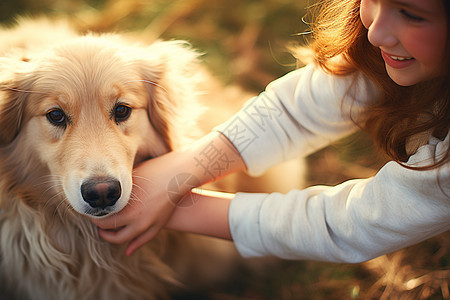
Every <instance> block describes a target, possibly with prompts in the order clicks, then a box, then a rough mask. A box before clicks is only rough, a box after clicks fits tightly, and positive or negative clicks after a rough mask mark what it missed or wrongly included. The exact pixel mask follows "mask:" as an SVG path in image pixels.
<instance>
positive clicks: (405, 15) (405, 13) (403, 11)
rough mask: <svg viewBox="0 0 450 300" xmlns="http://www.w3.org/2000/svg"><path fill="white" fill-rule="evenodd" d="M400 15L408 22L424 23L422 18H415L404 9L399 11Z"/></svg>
mask: <svg viewBox="0 0 450 300" xmlns="http://www.w3.org/2000/svg"><path fill="white" fill-rule="evenodd" d="M400 13H401V14H402V15H403V16H404V17H405V18H406V19H408V20H409V21H413V22H422V21H425V19H424V18H422V17H419V16H416V15H415V14H412V13H410V12H409V11H407V10H405V9H401V10H400Z"/></svg>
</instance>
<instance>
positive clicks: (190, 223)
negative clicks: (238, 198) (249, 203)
mask: <svg viewBox="0 0 450 300" xmlns="http://www.w3.org/2000/svg"><path fill="white" fill-rule="evenodd" d="M234 196H235V195H234V194H230V193H222V192H214V191H205V190H199V189H194V190H193V191H192V192H191V193H188V197H190V198H192V199H193V200H194V201H195V203H194V204H193V205H190V206H187V207H181V206H180V207H177V208H176V209H175V211H174V213H173V214H172V217H171V218H170V219H169V222H168V223H167V224H166V228H168V229H174V230H178V231H184V232H190V233H198V234H202V235H208V236H213V237H218V238H223V239H228V240H231V233H230V227H229V224H228V210H229V207H230V202H231V199H233V198H234Z"/></svg>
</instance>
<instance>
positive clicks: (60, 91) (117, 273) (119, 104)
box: [0, 20, 239, 299]
mask: <svg viewBox="0 0 450 300" xmlns="http://www.w3.org/2000/svg"><path fill="white" fill-rule="evenodd" d="M0 34H1V36H2V38H1V40H2V45H1V46H0V290H2V291H3V293H6V294H7V295H11V297H12V298H15V299H164V298H166V297H170V296H171V295H172V294H173V293H178V292H179V291H183V289H184V288H188V287H191V288H192V287H202V286H204V284H207V283H209V282H212V281H215V280H216V279H217V280H220V279H221V278H222V277H224V276H227V275H226V274H230V273H231V272H232V269H233V268H234V267H235V266H237V265H238V264H239V263H238V261H239V259H238V255H237V253H236V251H235V249H234V246H232V245H231V244H229V243H227V242H224V241H220V240H216V239H210V238H205V237H199V236H194V235H189V234H182V233H176V232H170V231H165V230H162V231H161V232H160V233H159V234H158V235H157V237H155V239H153V240H152V241H151V242H150V243H148V244H147V245H145V247H143V248H142V249H140V250H139V251H137V252H136V253H134V254H133V255H131V256H130V257H127V256H126V255H125V246H120V245H112V244H109V243H107V242H105V241H103V240H102V239H101V238H99V236H98V234H97V228H96V226H95V225H93V224H92V223H91V222H90V221H89V219H88V218H87V217H86V216H103V215H107V214H111V213H115V212H118V211H120V210H121V209H122V208H123V207H124V206H126V205H127V203H128V201H129V199H130V197H132V185H133V182H132V170H133V167H134V166H136V165H137V164H139V163H140V162H142V161H143V160H146V159H149V158H152V157H157V156H159V155H162V154H164V153H166V152H168V151H171V150H173V149H177V148H179V147H181V146H182V145H184V144H185V143H186V142H187V141H188V140H189V138H190V137H191V136H192V134H193V132H194V131H195V128H196V124H195V121H196V119H197V117H198V112H200V111H201V108H199V106H198V103H197V101H196V95H197V94H198V93H199V89H198V85H199V82H201V81H199V80H200V77H201V76H200V73H201V72H198V70H199V67H198V62H197V61H198V53H197V52H196V51H193V50H192V49H191V48H190V47H189V46H188V45H187V44H186V43H185V42H182V41H156V42H154V43H153V44H151V45H148V46H146V45H140V44H137V43H134V42H131V41H130V40H127V39H126V38H124V37H122V36H119V35H115V34H92V33H88V34H86V35H78V34H77V33H76V32H75V31H74V30H72V29H70V27H69V26H66V25H65V24H62V23H57V24H55V23H52V22H49V21H47V20H21V21H20V22H19V24H18V25H17V26H16V27H14V28H10V29H4V30H3V31H2V32H1V33H0Z"/></svg>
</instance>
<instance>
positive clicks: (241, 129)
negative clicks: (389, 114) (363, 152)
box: [217, 65, 450, 262]
mask: <svg viewBox="0 0 450 300" xmlns="http://www.w3.org/2000/svg"><path fill="white" fill-rule="evenodd" d="M351 81H352V79H351V78H343V77H336V76H332V75H328V74H326V73H324V72H323V71H322V70H321V69H320V68H317V67H314V66H313V65H309V66H306V67H304V68H302V69H299V70H296V71H293V72H291V73H289V74H287V75H286V76H284V77H282V78H280V79H278V80H276V81H274V82H273V83H271V84H270V85H269V86H268V87H267V89H266V91H265V92H264V93H262V94H260V95H259V96H258V97H255V98H253V99H251V100H250V101H249V102H248V103H247V104H246V106H245V107H244V108H243V109H242V110H241V111H240V112H238V113H237V114H236V115H235V116H234V117H233V118H231V119H230V120H228V121H227V122H226V123H224V124H222V125H220V126H219V127H218V128H217V130H218V131H220V132H222V133H223V134H224V135H225V136H226V137H227V138H228V139H229V140H230V141H231V142H232V143H233V144H234V145H235V146H236V148H237V149H238V150H239V152H240V154H241V156H242V157H243V159H244V161H245V163H246V165H247V168H248V172H249V173H250V174H252V175H258V174H261V173H263V172H264V171H265V170H266V169H267V168H268V167H270V166H272V165H273V164H276V163H278V162H281V161H284V160H287V159H290V158H293V157H295V156H298V155H307V154H310V153H312V152H314V151H316V150H318V149H319V148H322V147H323V146H326V145H327V144H329V143H330V142H331V141H333V140H336V139H338V138H341V137H343V136H345V135H348V134H349V133H351V132H352V131H354V130H355V129H356V127H355V125H354V123H353V122H352V120H351V116H357V115H358V113H360V111H361V107H363V106H364V105H365V103H367V102H368V101H370V99H373V98H374V97H375V96H376V95H377V91H376V89H375V88H374V87H373V85H372V84H370V83H369V82H368V81H367V80H364V79H362V78H360V79H358V80H357V81H356V84H352V82H351ZM350 87H351V89H349V88H350ZM347 91H348V93H347ZM345 95H347V96H345ZM449 139H450V134H449V135H447V137H446V138H445V140H444V141H441V140H439V139H436V138H433V137H431V138H430V139H429V142H428V144H426V145H423V146H421V147H420V148H419V149H418V150H417V152H416V153H415V154H414V155H412V156H411V157H410V159H409V161H408V164H409V165H414V166H420V165H428V164H429V163H430V162H433V161H435V160H437V159H439V157H440V156H439V155H442V154H443V153H445V152H446V150H447V149H448V147H449ZM286 176H289V174H286ZM229 222H230V229H231V234H232V237H233V239H234V242H235V244H236V246H237V248H238V250H239V252H240V253H241V254H242V255H243V256H265V255H275V256H278V257H282V258H286V259H311V260H322V261H333V262H361V261H366V260H369V259H371V258H374V257H376V256H379V255H382V254H385V253H388V252H392V251H395V250H397V249H400V248H403V247H406V246H409V245H412V244H415V243H418V242H420V241H423V240H425V239H427V238H430V237H432V236H435V235H437V234H439V233H443V232H445V231H447V230H449V229H450V164H449V163H447V164H445V165H444V166H442V167H440V168H437V169H434V170H430V171H414V170H410V169H407V168H405V167H402V166H401V165H399V164H398V163H395V162H389V163H387V164H386V165H385V166H384V167H383V168H382V169H381V170H380V171H379V172H378V173H377V175H376V176H374V177H372V178H368V179H357V180H350V181H347V182H344V183H342V184H340V185H337V186H334V187H327V186H314V187H311V188H307V189H305V190H301V191H300V190H293V191H291V192H289V193H288V194H286V195H283V194H279V193H273V194H248V193H238V194H237V195H236V197H235V198H234V199H233V200H232V202H231V206H230V211H229Z"/></svg>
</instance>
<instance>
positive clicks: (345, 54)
mask: <svg viewBox="0 0 450 300" xmlns="http://www.w3.org/2000/svg"><path fill="white" fill-rule="evenodd" d="M442 1H443V2H444V5H445V8H446V12H447V20H450V17H449V11H450V1H447V0H442ZM310 8H312V9H314V8H317V6H310ZM359 8H360V0H341V1H336V0H325V1H320V7H319V10H318V13H317V16H315V22H314V24H312V33H313V38H314V40H313V41H312V43H311V44H310V48H311V49H312V52H313V55H314V60H315V62H316V63H318V64H319V65H320V66H321V67H322V68H323V69H324V70H326V71H327V72H330V73H332V74H336V75H349V74H354V73H356V72H357V71H361V72H363V73H364V74H366V75H367V76H368V77H369V78H370V79H371V80H372V81H373V82H374V83H375V85H377V86H378V87H379V88H380V89H381V91H382V94H381V96H380V97H379V98H378V99H374V100H375V101H374V102H373V103H372V104H371V105H369V106H368V107H367V108H366V109H365V112H364V113H363V114H361V117H360V118H359V119H358V120H355V122H356V123H357V124H358V125H359V126H360V127H361V128H362V129H363V130H365V131H367V132H368V133H369V134H370V135H371V136H372V137H373V139H374V140H375V142H376V144H377V145H378V146H379V147H380V148H382V149H383V150H384V151H385V152H386V153H387V154H388V155H389V156H390V157H391V158H392V159H393V160H395V161H397V162H399V163H403V162H406V161H407V160H408V157H409V155H411V154H412V153H408V151H407V150H406V149H407V147H406V146H407V143H410V142H411V141H413V140H414V138H415V137H417V136H418V135H420V134H423V133H425V132H431V133H432V134H433V135H434V136H436V137H438V138H444V137H445V135H446V134H447V133H448V131H449V129H450V128H449V127H450V60H449V55H448V54H447V55H446V56H445V57H446V61H444V62H443V66H444V75H443V76H441V77H439V78H436V79H432V80H430V81H427V82H422V83H419V84H416V85H414V86H410V87H402V86H399V85H397V84H396V83H395V82H393V81H392V80H391V79H390V78H389V76H388V75H387V72H386V69H385V65H384V61H383V60H382V58H381V54H380V50H379V49H378V48H377V47H374V46H372V45H371V44H370V43H369V41H368V39H367V29H366V28H365V27H364V26H363V24H362V22H361V19H360V16H359ZM449 24H450V21H449V22H447V43H446V53H449V38H448V33H449V32H450V25H449ZM334 57H341V58H343V59H339V60H336V59H332V58H334ZM449 160H450V147H449V149H448V150H447V152H446V153H445V155H444V156H443V157H442V158H439V159H438V161H435V162H434V163H433V164H431V165H429V166H426V167H421V168H415V169H431V168H435V167H438V166H440V165H442V164H444V163H446V162H447V161H449Z"/></svg>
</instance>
